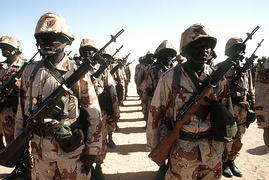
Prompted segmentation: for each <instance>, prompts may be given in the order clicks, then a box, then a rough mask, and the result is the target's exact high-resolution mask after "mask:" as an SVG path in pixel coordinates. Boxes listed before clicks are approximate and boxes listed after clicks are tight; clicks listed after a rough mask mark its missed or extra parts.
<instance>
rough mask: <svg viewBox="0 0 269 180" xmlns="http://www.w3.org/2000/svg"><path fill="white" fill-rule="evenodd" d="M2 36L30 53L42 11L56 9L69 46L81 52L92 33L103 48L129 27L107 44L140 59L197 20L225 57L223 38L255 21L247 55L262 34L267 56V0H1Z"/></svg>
mask: <svg viewBox="0 0 269 180" xmlns="http://www.w3.org/2000/svg"><path fill="white" fill-rule="evenodd" d="M0 7H1V16H0V22H1V28H0V36H2V35H12V36H14V37H17V38H18V39H19V40H20V41H21V43H22V46H23V51H24V53H25V55H26V56H27V57H28V58H31V57H32V56H33V55H34V54H35V53H36V46H35V38H34V30H35V26H36V23H37V21H38V19H39V18H40V16H41V15H43V14H44V13H46V12H54V13H57V14H59V15H61V16H63V17H65V19H66V20H67V22H68V23H69V25H70V27H71V30H72V32H73V34H74V36H75V41H74V42H73V44H72V46H70V47H68V48H67V49H66V50H68V51H71V50H72V54H74V53H76V52H78V49H79V45H80V42H81V39H82V38H90V39H93V40H95V41H96V42H97V44H98V46H99V48H101V47H102V46H103V45H104V44H106V42H107V41H109V40H110V35H114V34H116V33H117V32H118V31H119V30H121V29H124V30H125V32H124V33H123V34H122V35H121V36H120V37H119V38H118V39H117V42H116V43H113V44H112V45H111V46H109V49H110V50H111V51H112V52H114V51H116V48H119V47H120V46H121V45H123V46H124V47H123V48H122V50H121V53H120V56H125V55H127V54H128V53H131V55H130V56H129V57H130V59H138V58H139V57H140V56H143V55H145V54H146V52H147V51H149V50H152V51H155V49H156V48H157V47H158V46H159V44H160V43H161V42H162V41H163V40H168V41H170V42H171V43H172V44H173V45H174V46H175V47H176V50H177V51H178V52H179V43H180V36H181V33H182V32H183V31H185V29H187V28H188V27H189V26H191V25H192V24H194V23H202V24H204V25H205V26H207V27H209V28H210V29H211V31H212V32H213V34H214V35H215V37H216V38H217V39H218V42H217V46H216V48H215V51H216V53H217V55H218V58H217V60H216V61H223V60H224V59H225V58H226V57H225V56H224V47H225V43H226V42H227V40H228V39H229V38H230V37H234V36H240V37H242V38H243V39H245V38H246V33H247V32H249V33H250V32H251V31H252V30H253V29H254V28H255V27H256V26H260V29H259V30H258V31H257V33H256V34H255V35H254V36H253V39H252V40H251V41H249V42H248V43H247V49H246V56H249V55H250V54H252V52H253V51H254V50H255V48H256V47H257V43H259V42H260V41H261V40H262V39H264V42H263V44H262V46H261V48H260V49H259V50H258V51H257V53H256V54H257V55H258V56H269V52H268V51H267V49H268V47H269V22H268V18H269V13H268V12H269V11H268V9H267V8H268V7H269V1H268V0H223V1H221V0H165V1H164V0H132V1H131V0H110V1H109V0H98V1H93V0H77V1H71V0H9V1H5V0H2V1H1V2H0Z"/></svg>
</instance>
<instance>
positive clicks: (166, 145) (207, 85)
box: [148, 26, 259, 166]
mask: <svg viewBox="0 0 269 180" xmlns="http://www.w3.org/2000/svg"><path fill="white" fill-rule="evenodd" d="M258 29H259V26H257V27H256V28H255V29H254V30H253V31H252V32H251V33H247V38H246V39H245V41H244V42H243V43H242V44H241V46H239V47H238V51H237V52H239V50H240V49H242V47H243V45H244V44H246V42H247V41H248V40H249V39H252V36H253V34H254V33H255V32H256V31H257V30H258ZM239 58H240V57H238V55H237V54H236V53H235V54H234V55H233V56H232V57H231V58H230V57H229V58H227V59H226V60H225V61H224V62H223V63H222V64H221V65H220V66H219V68H218V69H217V70H216V71H214V72H213V73H212V74H211V75H210V76H209V77H208V78H207V79H205V81H204V82H203V83H202V85H201V88H200V89H199V90H198V91H197V92H196V93H194V94H193V95H192V96H191V97H190V99H189V101H188V102H186V103H185V104H184V105H183V106H182V107H181V108H179V109H178V110H177V116H176V122H175V126H174V129H173V130H172V131H170V132H169V133H168V134H167V135H166V136H165V137H164V138H163V139H162V140H161V141H160V143H159V144H158V145H157V146H156V147H155V148H154V149H153V150H152V151H151V152H150V154H149V155H148V156H149V158H150V159H151V160H152V161H154V162H155V163H156V164H158V165H159V166H161V165H163V164H164V162H165V160H166V159H167V157H168V155H169V153H170V151H171V148H172V145H173V143H174V142H175V141H176V140H177V139H178V138H179V136H180V135H179V131H180V129H181V127H182V126H183V125H184V124H186V123H187V122H188V121H189V119H190V117H191V116H193V114H194V113H195V112H196V110H197V109H198V107H199V106H200V105H201V104H202V102H203V100H204V97H205V96H206V95H208V93H209V92H210V91H211V90H212V88H213V87H215V86H217V84H218V82H219V81H220V80H221V78H223V76H224V75H225V74H226V73H227V71H228V70H229V69H230V68H231V67H232V65H234V63H236V62H237V61H239Z"/></svg>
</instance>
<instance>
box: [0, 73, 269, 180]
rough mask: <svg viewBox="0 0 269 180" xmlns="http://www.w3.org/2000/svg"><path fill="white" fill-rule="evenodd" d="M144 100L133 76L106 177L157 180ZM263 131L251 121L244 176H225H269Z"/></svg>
mask: <svg viewBox="0 0 269 180" xmlns="http://www.w3.org/2000/svg"><path fill="white" fill-rule="evenodd" d="M132 70H133V69H132ZM132 73H134V71H132ZM140 103H141V101H140V100H139V98H138V95H137V94H136V88H135V84H134V82H133V78H132V82H131V84H130V85H129V91H128V97H127V100H126V101H124V106H122V107H120V110H121V118H120V121H119V124H118V125H119V127H120V131H118V132H115V133H114V135H113V139H114V141H115V143H116V144H117V147H116V148H115V149H109V152H108V154H107V157H106V159H105V162H104V164H103V165H102V167H103V172H104V174H105V178H106V180H154V176H155V174H156V171H157V170H158V166H157V165H156V164H155V163H154V162H153V161H151V160H150V159H149V158H148V154H149V152H147V151H146V148H145V144H146V134H145V121H144V120H143V118H142V117H143V115H142V113H141V106H140ZM262 133H263V130H262V129H260V128H258V127H257V125H256V124H255V123H254V124H251V126H250V127H249V129H247V132H246V133H245V135H244V137H243V144H244V145H243V148H242V150H241V152H240V155H239V156H238V157H237V158H236V160H235V163H236V165H237V166H238V168H239V169H240V170H241V171H242V172H243V177H242V178H236V177H234V178H224V177H223V178H222V179H223V180H225V179H234V180H239V179H242V180H268V179H269V148H268V147H266V146H265V145H264V143H263V137H262ZM12 170H13V168H6V167H3V166H0V179H1V178H3V177H5V176H6V175H7V174H8V173H10V172H11V171H12Z"/></svg>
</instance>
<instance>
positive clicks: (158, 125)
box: [146, 65, 232, 180]
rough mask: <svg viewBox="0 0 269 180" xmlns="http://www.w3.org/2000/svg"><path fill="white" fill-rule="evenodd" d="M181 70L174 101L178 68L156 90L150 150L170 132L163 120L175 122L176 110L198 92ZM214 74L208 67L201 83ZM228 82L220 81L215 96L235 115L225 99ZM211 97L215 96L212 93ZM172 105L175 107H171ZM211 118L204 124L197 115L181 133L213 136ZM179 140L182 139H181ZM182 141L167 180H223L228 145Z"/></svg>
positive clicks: (205, 140) (149, 128) (176, 144)
mask: <svg viewBox="0 0 269 180" xmlns="http://www.w3.org/2000/svg"><path fill="white" fill-rule="evenodd" d="M178 66H179V65H178ZM180 69H181V70H180V74H176V76H179V77H180V79H179V86H178V87H179V89H178V91H177V93H176V95H175V97H174V96H173V97H172V94H173V93H172V83H173V76H174V70H175V68H171V69H170V70H168V71H167V72H165V73H164V74H163V75H162V77H161V78H160V80H159V83H158V86H157V88H156V90H155V93H154V97H153V99H152V104H151V107H150V111H149V118H148V126H147V131H146V133H147V146H148V147H149V148H150V149H151V150H152V149H153V148H154V147H155V146H156V145H157V144H158V143H159V142H160V140H161V139H162V138H163V137H165V136H166V134H167V132H168V131H169V129H168V126H167V125H166V124H164V123H165V121H163V120H164V118H168V119H173V120H174V121H175V120H176V119H175V117H176V116H177V110H178V109H179V108H180V107H181V106H182V105H183V104H184V103H185V102H187V101H188V100H189V98H190V96H191V95H192V94H193V93H195V92H196V91H197V89H196V87H195V86H194V84H193V83H192V81H191V79H190V77H189V76H188V75H187V73H186V71H185V70H184V69H183V68H182V66H181V68H180ZM211 72H212V69H211V68H210V67H209V65H205V68H204V71H203V72H202V74H201V76H200V77H199V79H200V80H203V79H205V78H206V77H207V76H208V75H209V74H211ZM226 82H227V81H225V80H221V81H220V83H219V84H218V86H217V88H216V89H215V92H216V94H218V97H219V98H221V97H222V103H223V104H225V105H228V104H229V103H230V110H231V111H232V107H231V99H230V98H226V97H228V95H227V94H226V91H225V89H227V88H228V86H227V83H226ZM211 93H214V92H213V91H212V92H211ZM171 102H174V103H172V104H171ZM228 102H229V103H228ZM204 103H206V102H204ZM209 116H210V115H209ZM209 116H207V117H206V119H205V120H202V119H199V118H198V117H197V116H196V115H193V116H192V117H191V118H190V121H189V123H188V124H185V125H183V126H182V128H181V132H184V133H185V134H190V135H191V134H196V135H199V133H206V132H210V130H211V125H210V121H209V118H210V117H209ZM180 137H181V138H182V136H180ZM209 137H210V136H209ZM181 138H180V139H177V140H176V141H175V142H174V144H173V146H172V149H171V151H170V156H169V169H168V171H167V173H166V176H165V179H166V180H170V179H184V180H186V179H210V180H211V179H220V178H221V174H222V168H221V166H222V154H223V152H224V148H225V144H224V143H223V142H217V141H215V140H214V139H212V138H203V139H199V140H197V141H192V140H183V139H181ZM199 165H200V166H199ZM197 166H199V169H198V168H196V167H197Z"/></svg>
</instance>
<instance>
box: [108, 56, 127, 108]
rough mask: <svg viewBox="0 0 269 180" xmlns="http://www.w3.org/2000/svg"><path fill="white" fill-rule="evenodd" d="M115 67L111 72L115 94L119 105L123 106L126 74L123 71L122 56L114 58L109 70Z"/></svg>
mask: <svg viewBox="0 0 269 180" xmlns="http://www.w3.org/2000/svg"><path fill="white" fill-rule="evenodd" d="M114 67H117V69H116V71H115V72H114V73H112V77H113V79H114V80H115V82H116V90H117V95H118V99H119V105H120V106H123V101H124V100H125V97H126V91H127V89H126V87H127V85H126V82H127V76H126V73H125V68H124V66H123V62H122V58H117V57H116V58H115V62H114V64H112V66H111V70H112V69H113V68H114Z"/></svg>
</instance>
